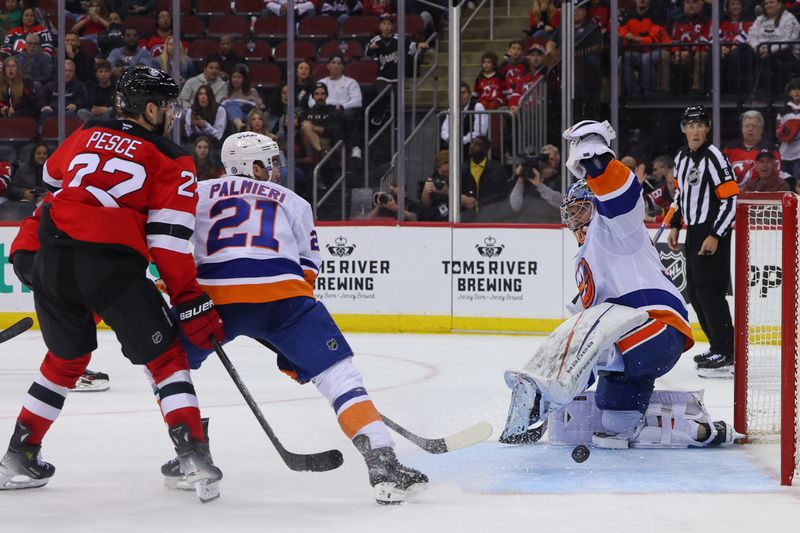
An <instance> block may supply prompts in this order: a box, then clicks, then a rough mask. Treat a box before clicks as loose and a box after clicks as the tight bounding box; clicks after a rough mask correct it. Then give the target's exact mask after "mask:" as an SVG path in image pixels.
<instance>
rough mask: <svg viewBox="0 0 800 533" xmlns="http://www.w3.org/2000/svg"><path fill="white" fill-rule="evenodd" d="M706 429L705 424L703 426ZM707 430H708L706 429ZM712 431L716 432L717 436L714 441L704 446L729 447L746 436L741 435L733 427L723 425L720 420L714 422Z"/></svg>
mask: <svg viewBox="0 0 800 533" xmlns="http://www.w3.org/2000/svg"><path fill="white" fill-rule="evenodd" d="M703 425H704V426H706V427H707V424H703ZM707 429H708V428H707ZM714 429H715V430H717V435H716V436H715V437H714V439H713V440H712V441H711V442H709V443H708V444H706V446H729V445H731V444H733V443H737V442H740V441H741V439H743V438H744V437H745V436H746V435H742V434H741V433H739V432H738V431H736V430H735V429H733V426H731V425H729V424H727V423H725V422H724V421H722V420H717V421H716V422H714Z"/></svg>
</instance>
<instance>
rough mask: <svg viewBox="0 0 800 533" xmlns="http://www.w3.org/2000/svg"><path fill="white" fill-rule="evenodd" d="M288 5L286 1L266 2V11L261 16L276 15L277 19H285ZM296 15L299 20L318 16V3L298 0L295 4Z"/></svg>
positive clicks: (269, 0)
mask: <svg viewBox="0 0 800 533" xmlns="http://www.w3.org/2000/svg"><path fill="white" fill-rule="evenodd" d="M286 3H287V2H286V0H264V11H262V12H261V14H262V15H264V16H270V15H274V16H277V17H285V16H286ZM294 13H295V16H296V17H297V20H300V19H303V18H305V17H313V16H315V15H316V14H317V4H316V1H312V0H297V1H296V2H295V3H294Z"/></svg>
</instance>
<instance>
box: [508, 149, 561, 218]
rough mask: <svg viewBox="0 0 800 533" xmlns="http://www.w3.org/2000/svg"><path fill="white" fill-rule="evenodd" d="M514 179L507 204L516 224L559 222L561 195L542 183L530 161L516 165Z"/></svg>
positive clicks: (539, 175)
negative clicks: (514, 215) (514, 216)
mask: <svg viewBox="0 0 800 533" xmlns="http://www.w3.org/2000/svg"><path fill="white" fill-rule="evenodd" d="M514 177H515V178H516V179H515V180H514V187H513V188H512V189H511V194H510V195H509V197H508V203H509V205H510V206H511V210H512V211H513V212H514V213H516V218H515V221H516V222H525V223H528V224H531V223H533V224H535V223H546V222H553V223H556V222H559V221H560V218H561V215H560V207H561V193H560V192H558V191H554V190H553V189H551V188H550V187H548V186H547V185H545V184H544V183H542V176H541V174H540V173H539V171H538V170H537V168H536V165H535V164H533V162H532V161H528V162H527V163H526V164H521V165H517V166H516V168H515V169H514Z"/></svg>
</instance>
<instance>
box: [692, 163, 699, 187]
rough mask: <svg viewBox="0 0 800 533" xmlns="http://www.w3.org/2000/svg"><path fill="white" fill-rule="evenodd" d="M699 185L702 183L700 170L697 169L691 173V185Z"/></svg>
mask: <svg viewBox="0 0 800 533" xmlns="http://www.w3.org/2000/svg"><path fill="white" fill-rule="evenodd" d="M698 183H700V170H699V169H698V168H697V167H695V168H693V169H692V170H690V171H689V184H690V185H697V184H698Z"/></svg>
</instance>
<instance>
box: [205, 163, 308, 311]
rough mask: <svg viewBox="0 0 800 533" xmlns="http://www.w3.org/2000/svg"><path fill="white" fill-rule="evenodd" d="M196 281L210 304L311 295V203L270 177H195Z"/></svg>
mask: <svg viewBox="0 0 800 533" xmlns="http://www.w3.org/2000/svg"><path fill="white" fill-rule="evenodd" d="M197 193H198V196H199V199H198V204H197V217H196V218H197V223H196V228H195V233H194V237H193V240H192V242H193V244H194V258H195V261H196V263H197V280H198V282H199V283H200V286H201V287H202V288H203V289H204V290H205V291H206V292H207V293H208V294H209V295H210V296H211V298H212V299H213V300H214V302H215V303H216V304H229V303H264V302H272V301H276V300H283V299H286V298H293V297H296V296H307V297H309V298H313V297H314V291H313V286H314V280H315V279H316V277H317V274H318V272H319V265H320V261H321V255H320V251H319V245H318V243H317V232H316V230H315V229H314V219H313V215H312V211H311V206H310V205H309V203H308V202H306V201H305V200H303V199H302V198H301V197H300V196H298V195H297V194H295V193H294V192H292V191H291V190H289V189H287V188H285V187H282V186H281V185H278V184H276V183H269V182H263V181H258V180H255V179H251V178H246V177H243V176H223V177H221V178H216V179H211V180H205V181H201V182H199V183H198V186H197Z"/></svg>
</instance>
